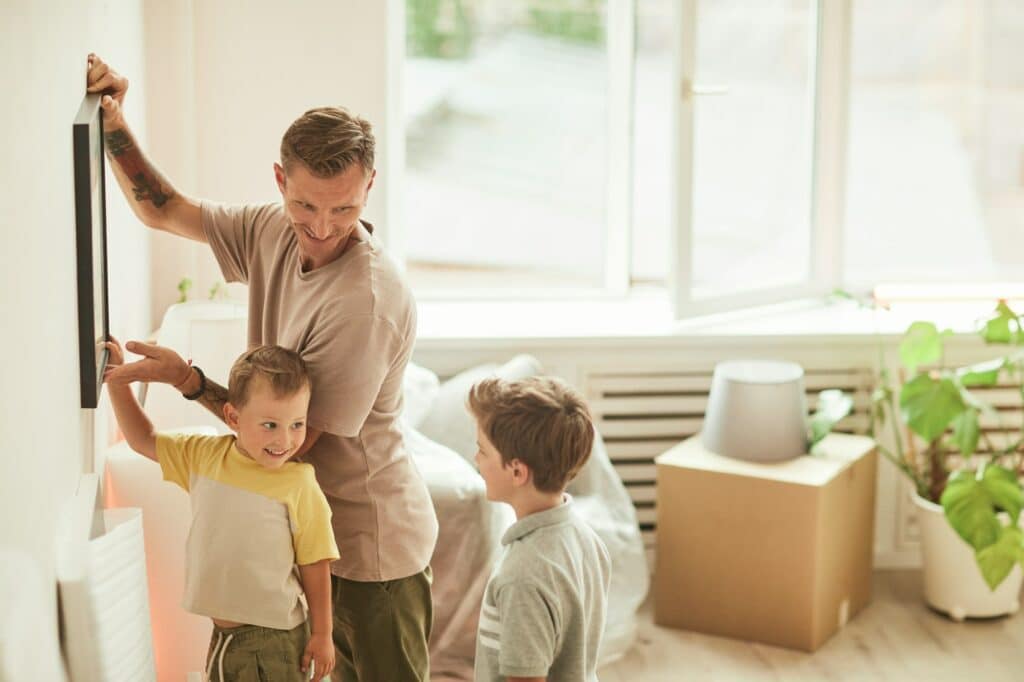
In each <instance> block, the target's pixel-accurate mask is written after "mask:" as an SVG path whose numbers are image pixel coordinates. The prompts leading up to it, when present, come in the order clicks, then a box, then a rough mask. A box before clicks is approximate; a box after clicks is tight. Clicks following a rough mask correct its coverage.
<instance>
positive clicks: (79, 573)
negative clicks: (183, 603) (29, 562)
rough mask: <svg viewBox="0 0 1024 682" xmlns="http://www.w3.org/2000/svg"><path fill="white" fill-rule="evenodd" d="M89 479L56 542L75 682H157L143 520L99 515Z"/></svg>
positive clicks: (134, 513) (124, 514)
mask: <svg viewBox="0 0 1024 682" xmlns="http://www.w3.org/2000/svg"><path fill="white" fill-rule="evenodd" d="M97 488H98V485H97V477H96V476H95V475H94V474H87V475H84V476H83V477H82V479H81V483H80V484H79V489H78V492H77V494H76V495H75V497H74V498H72V499H71V500H70V501H69V504H68V506H67V508H66V509H65V510H63V513H62V516H61V524H60V529H59V531H58V532H59V535H58V542H57V581H58V584H59V586H60V606H61V623H62V633H61V639H62V642H63V647H64V657H65V659H66V661H67V667H68V676H69V679H70V682H149V681H151V680H156V669H155V666H154V661H153V635H152V631H151V628H150V618H149V599H148V591H147V587H146V557H145V547H144V544H143V536H142V512H141V510H139V509H135V508H125V509H109V510H103V511H101V510H98V509H97Z"/></svg>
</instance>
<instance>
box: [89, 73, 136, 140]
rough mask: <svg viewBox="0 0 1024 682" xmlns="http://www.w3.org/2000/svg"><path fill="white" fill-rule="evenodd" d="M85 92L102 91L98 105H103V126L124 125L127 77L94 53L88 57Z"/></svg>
mask: <svg viewBox="0 0 1024 682" xmlns="http://www.w3.org/2000/svg"><path fill="white" fill-rule="evenodd" d="M88 67H89V70H88V72H87V74H86V78H85V85H86V88H85V89H86V92H102V93H103V98H102V99H101V100H100V106H101V107H103V128H104V129H105V130H108V131H109V130H114V129H116V128H121V127H123V126H124V114H123V112H122V106H123V105H124V96H125V93H127V92H128V79H127V78H125V77H124V76H122V75H121V74H119V73H118V72H117V71H114V70H113V69H111V68H110V67H109V66H108V65H107V64H106V62H104V61H103V60H102V59H100V58H99V57H98V56H96V55H94V54H90V55H89V58H88Z"/></svg>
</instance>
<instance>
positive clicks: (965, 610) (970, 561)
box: [913, 494, 1024, 622]
mask: <svg viewBox="0 0 1024 682" xmlns="http://www.w3.org/2000/svg"><path fill="white" fill-rule="evenodd" d="M913 498H914V504H915V505H916V506H917V518H918V524H919V526H920V529H921V559H922V563H923V569H924V599H925V601H926V602H928V605H929V606H931V607H932V608H934V609H936V610H938V611H942V612H943V613H946V614H948V615H949V617H950V618H952V619H953V620H955V621H958V622H959V621H962V620H963V619H964V618H991V617H993V616H1005V615H1008V614H1012V613H1016V612H1017V610H1018V609H1019V608H1020V587H1021V581H1022V579H1024V573H1022V571H1021V567H1020V564H1019V563H1018V564H1017V565H1016V566H1014V567H1013V570H1012V571H1010V575H1008V576H1006V579H1005V580H1004V581H1003V582H1002V583H1000V584H999V587H997V588H996V589H995V591H992V590H990V589H989V588H988V585H987V584H986V583H985V579H984V578H982V577H981V570H980V569H979V568H978V563H977V561H976V560H975V558H974V550H973V549H972V548H971V546H970V545H969V544H967V543H966V542H965V541H964V540H963V538H961V537H960V536H959V535H957V534H956V531H955V530H953V528H952V526H950V525H949V521H947V520H946V516H945V514H944V513H943V510H942V507H941V506H940V505H938V504H935V503H934V502H930V501H928V500H926V499H924V498H922V497H920V496H919V495H917V494H914V495H913Z"/></svg>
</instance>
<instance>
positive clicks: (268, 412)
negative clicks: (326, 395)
mask: <svg viewBox="0 0 1024 682" xmlns="http://www.w3.org/2000/svg"><path fill="white" fill-rule="evenodd" d="M308 409H309V389H308V388H304V389H302V390H300V391H296V392H295V393H293V394H291V395H287V396H283V397H278V396H276V395H275V394H274V391H273V389H272V388H271V387H270V384H269V383H268V382H267V381H266V379H263V378H260V377H254V378H253V379H252V383H251V384H250V386H249V400H248V401H247V402H246V403H245V405H243V406H242V407H239V408H235V406H234V405H232V404H231V403H228V404H227V405H225V406H224V418H225V421H226V422H227V425H228V426H229V427H231V429H232V430H233V431H235V433H237V434H238V449H239V450H241V451H242V454H244V455H247V456H248V457H249V458H250V459H252V460H253V461H255V462H256V463H257V464H259V465H260V466H262V467H264V468H266V469H278V468H280V467H281V466H282V465H283V464H284V463H285V462H287V461H288V460H289V459H290V458H291V457H292V456H293V455H294V454H295V453H296V452H297V451H298V449H299V447H301V446H302V443H303V441H305V440H306V411H307V410H308Z"/></svg>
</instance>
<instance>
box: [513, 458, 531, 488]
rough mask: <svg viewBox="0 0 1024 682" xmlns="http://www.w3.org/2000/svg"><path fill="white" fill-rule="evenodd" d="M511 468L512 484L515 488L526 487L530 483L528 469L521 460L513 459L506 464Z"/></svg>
mask: <svg viewBox="0 0 1024 682" xmlns="http://www.w3.org/2000/svg"><path fill="white" fill-rule="evenodd" d="M508 465H509V466H510V467H511V468H512V484H513V485H515V486H521V485H526V484H527V483H529V482H530V479H531V472H530V467H528V466H527V465H526V462H524V461H523V460H521V459H514V460H512V461H511V462H509V463H508Z"/></svg>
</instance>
